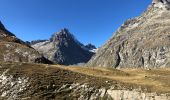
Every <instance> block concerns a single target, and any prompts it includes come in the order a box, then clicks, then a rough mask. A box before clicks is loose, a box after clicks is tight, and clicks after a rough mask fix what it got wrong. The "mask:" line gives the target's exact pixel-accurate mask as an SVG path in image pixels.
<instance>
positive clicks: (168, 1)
mask: <svg viewBox="0 0 170 100" xmlns="http://www.w3.org/2000/svg"><path fill="white" fill-rule="evenodd" d="M152 3H153V4H154V5H156V6H157V7H160V8H164V7H165V8H168V9H169V8H170V0H153V1H152Z"/></svg>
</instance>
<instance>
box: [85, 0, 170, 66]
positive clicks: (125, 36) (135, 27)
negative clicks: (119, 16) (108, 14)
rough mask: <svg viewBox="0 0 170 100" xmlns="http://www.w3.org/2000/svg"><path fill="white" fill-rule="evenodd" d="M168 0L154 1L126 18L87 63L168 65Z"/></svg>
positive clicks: (169, 28)
mask: <svg viewBox="0 0 170 100" xmlns="http://www.w3.org/2000/svg"><path fill="white" fill-rule="evenodd" d="M165 3H166V4H169V0H154V1H153V4H152V5H150V6H149V7H148V9H147V11H145V12H144V13H143V14H142V15H141V16H140V17H136V18H133V19H129V20H127V21H126V22H125V23H124V24H123V25H122V26H121V27H120V29H118V31H117V32H116V33H115V35H114V36H113V37H112V38H111V39H110V40H109V41H108V42H107V43H105V45H103V46H102V47H101V48H100V49H99V50H98V52H97V53H96V55H95V56H94V57H93V58H92V59H91V60H90V61H89V62H88V64H87V66H98V67H114V68H124V67H133V68H134V67H140V68H165V67H169V66H170V10H168V9H165V7H167V5H165Z"/></svg>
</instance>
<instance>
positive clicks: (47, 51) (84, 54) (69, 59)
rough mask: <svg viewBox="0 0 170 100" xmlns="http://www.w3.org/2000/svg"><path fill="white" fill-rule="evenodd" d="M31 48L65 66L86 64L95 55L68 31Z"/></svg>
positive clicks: (65, 30) (56, 34) (63, 31)
mask: <svg viewBox="0 0 170 100" xmlns="http://www.w3.org/2000/svg"><path fill="white" fill-rule="evenodd" d="M31 46H32V47H33V48H34V49H36V50H37V51H39V52H40V53H42V54H43V55H44V56H45V57H46V58H48V59H49V60H51V61H53V62H54V63H57V64H63V65H73V64H78V63H85V62H87V61H89V59H90V58H91V56H92V55H93V53H92V52H90V51H89V49H88V48H87V47H85V46H84V45H83V44H81V43H80V42H79V41H78V40H77V39H75V37H74V36H73V35H72V34H71V33H70V32H69V31H68V30H67V29H63V30H61V31H60V32H58V33H55V34H53V35H52V37H51V38H50V39H49V40H46V41H42V42H41V41H40V42H38V43H35V44H33V45H31Z"/></svg>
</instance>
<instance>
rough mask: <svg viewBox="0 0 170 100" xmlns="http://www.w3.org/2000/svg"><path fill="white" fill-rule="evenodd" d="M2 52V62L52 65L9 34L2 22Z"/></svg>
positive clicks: (0, 33) (0, 57) (0, 46)
mask: <svg viewBox="0 0 170 100" xmlns="http://www.w3.org/2000/svg"><path fill="white" fill-rule="evenodd" d="M0 51H1V52H0V61H1V62H30V63H51V62H50V61H49V60H47V59H46V58H44V57H43V56H42V55H41V54H39V52H37V51H36V50H35V49H33V48H32V47H30V46H28V45H27V44H26V43H25V42H23V41H22V40H20V39H18V38H17V37H16V36H15V35H14V34H13V33H11V32H9V31H8V30H7V29H6V28H5V27H4V25H3V24H2V23H1V22H0Z"/></svg>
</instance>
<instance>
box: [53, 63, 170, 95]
mask: <svg viewBox="0 0 170 100" xmlns="http://www.w3.org/2000/svg"><path fill="white" fill-rule="evenodd" d="M54 66H55V65H54ZM56 67H59V68H63V69H66V70H70V71H73V72H77V73H81V74H85V75H90V76H94V77H102V78H108V79H111V80H114V81H118V82H122V83H124V84H125V85H128V86H139V87H142V88H147V89H148V90H147V91H148V92H157V93H170V69H153V70H144V69H120V70H118V69H111V68H86V67H76V66H72V67H65V66H57V65H56Z"/></svg>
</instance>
